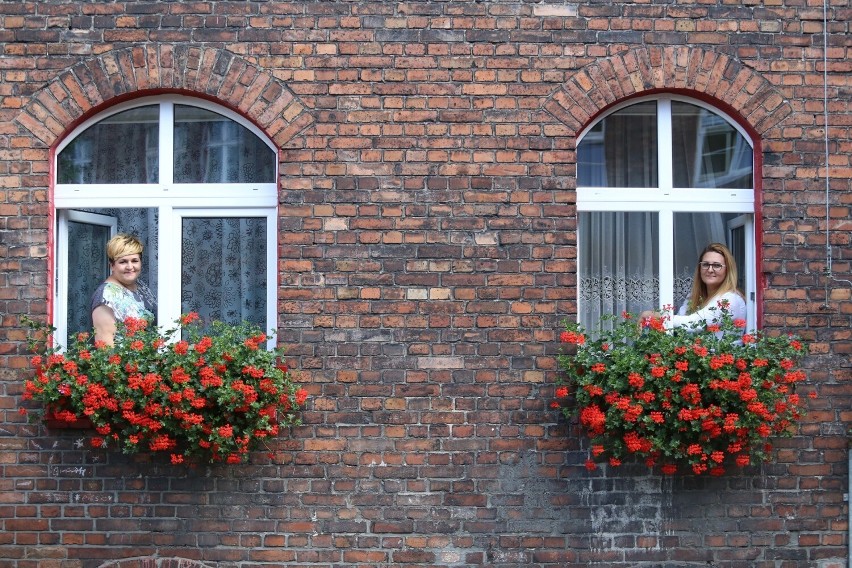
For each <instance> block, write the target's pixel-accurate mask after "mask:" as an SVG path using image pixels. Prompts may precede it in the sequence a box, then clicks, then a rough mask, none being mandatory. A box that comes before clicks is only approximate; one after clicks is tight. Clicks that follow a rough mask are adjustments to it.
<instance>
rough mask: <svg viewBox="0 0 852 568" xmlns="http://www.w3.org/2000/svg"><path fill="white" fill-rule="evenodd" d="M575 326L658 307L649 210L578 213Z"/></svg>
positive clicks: (654, 241) (652, 219)
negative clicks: (604, 317)
mask: <svg viewBox="0 0 852 568" xmlns="http://www.w3.org/2000/svg"><path fill="white" fill-rule="evenodd" d="M579 226H580V235H579V243H580V247H581V248H580V291H579V293H580V322H581V323H582V324H583V325H584V326H586V327H587V328H588V329H595V328H597V327H598V324H599V321H600V318H601V316H603V315H605V314H615V315H619V314H621V313H622V312H625V311H627V312H631V313H637V312H640V311H642V310H645V309H652V308H655V307H657V305H658V304H659V298H660V282H659V278H658V274H659V255H658V253H657V251H658V250H659V246H658V239H657V235H658V228H657V226H658V217H657V214H656V213H648V212H630V213H627V212H600V211H595V212H583V213H580V222H579Z"/></svg>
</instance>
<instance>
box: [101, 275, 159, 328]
mask: <svg viewBox="0 0 852 568" xmlns="http://www.w3.org/2000/svg"><path fill="white" fill-rule="evenodd" d="M98 306H106V307H108V308H109V309H111V310H112V313H113V314H114V315H115V319H116V321H124V319H125V318H127V317H134V318H145V319H148V320H153V319H154V317H155V314H156V313H157V301H156V300H155V299H154V294H152V293H151V290H150V289H149V288H148V286H146V285H145V284H144V283H143V282H138V281H137V282H136V291H135V292H133V291H131V290H128V289H127V288H125V287H124V286H122V285H121V284H115V283H114V282H104V283H103V284H101V285H100V286H98V289H97V290H95V293H94V294H93V295H92V311H94V310H95V308H97V307H98Z"/></svg>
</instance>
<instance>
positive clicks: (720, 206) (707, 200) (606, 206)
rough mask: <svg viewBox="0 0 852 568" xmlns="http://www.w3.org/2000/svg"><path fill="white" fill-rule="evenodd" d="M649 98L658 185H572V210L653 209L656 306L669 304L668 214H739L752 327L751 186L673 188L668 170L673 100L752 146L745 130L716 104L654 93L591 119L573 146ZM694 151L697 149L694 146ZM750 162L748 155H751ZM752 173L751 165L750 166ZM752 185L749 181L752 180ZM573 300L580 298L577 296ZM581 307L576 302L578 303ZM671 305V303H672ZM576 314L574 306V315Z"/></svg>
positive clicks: (671, 224)
mask: <svg viewBox="0 0 852 568" xmlns="http://www.w3.org/2000/svg"><path fill="white" fill-rule="evenodd" d="M647 101H655V102H656V103H657V164H658V168H659V170H658V176H657V177H658V180H657V181H658V186H657V187H652V188H644V187H632V188H628V187H583V186H578V187H577V211H578V212H585V211H624V212H631V211H643V212H652V213H657V214H658V216H659V250H658V254H659V266H660V267H661V270H660V275H659V282H660V305H659V306H658V307H659V308H660V309H662V308H663V307H664V306H670V305H673V303H674V274H673V273H672V271H671V270H670V269H666V270H663V269H662V267H671V266H673V265H674V240H673V239H674V214H675V213H678V212H687V213H740V214H742V215H741V216H740V217H743V216H745V217H746V218H747V222H746V221H743V226H744V227H745V232H746V235H745V240H746V258H747V259H748V261H747V264H748V265H747V266H745V267H741V270H745V275H746V278H745V282H746V285H747V287H748V289H747V290H744V291H743V292H744V293H745V296H746V306H747V314H748V325H749V327H755V326H756V322H757V318H756V302H755V296H756V270H757V266H756V260H755V258H756V254H755V248H754V247H755V234H754V215H755V190H754V189H753V188H752V189H724V188H679V187H674V185H673V183H674V182H673V180H674V173H673V172H674V168H673V164H672V139H671V134H672V126H671V108H672V102H673V101H679V102H684V103H689V104H691V105H694V106H698V107H702V108H705V109H707V110H709V111H711V112H713V113H715V114H717V115H719V116H721V117H722V118H724V119H725V120H726V121H727V122H728V123H729V124H730V125H731V126H733V127H734V128H735V129H736V130H737V131H738V132H739V133H740V134H741V135H742V136H743V137H744V138H745V140H746V141H747V143H748V144H749V145H750V146H751V147H752V151H753V150H754V141H753V140H752V139H751V137H750V136H749V135H748V133H747V132H746V131H745V130H744V129H743V128H742V127H741V126H740V125H739V124H738V123H737V122H736V121H735V120H733V119H731V117H730V116H728V115H727V114H725V113H724V112H722V111H721V110H719V109H718V108H716V107H714V106H712V105H709V104H707V103H704V102H702V101H699V100H696V99H692V98H689V97H683V96H678V95H657V96H650V97H640V98H635V99H630V100H628V101H625V102H623V103H620V104H618V105H616V106H614V107H613V108H612V109H610V110H609V111H608V112H607V113H606V114H604V115H601V116H600V117H598V118H597V119H596V120H595V121H593V122H591V123H590V124H589V125H587V126H586V128H584V129H583V131H582V132H581V133H580V135H579V136H578V137H577V147H579V145H580V143H581V142H582V140H583V138H584V136H585V135H586V134H587V133H588V132H589V131H590V130H591V129H592V128H593V127H594V126H596V125H597V124H598V122H600V121H602V120H604V119H605V118H606V117H607V116H609V115H611V114H613V113H615V112H617V111H619V110H621V109H623V108H626V107H628V106H632V105H635V104H638V103H642V102H647ZM699 151H700V149H699ZM752 159H753V160H754V157H753V158H752ZM752 171H753V172H756V171H757V169H756V168H753V169H752ZM752 185H754V184H752ZM580 240H581V237H580V236H579V235H578V242H577V256H578V266H580V265H581V264H582V263H581V260H582V258H581V257H582V250H583V247H582V243H581V242H580ZM577 301H578V302H582V300H581V299H580V298H579V295H578V300H577ZM580 307H582V306H580ZM675 309H677V306H675ZM579 313H582V310H581V309H578V314H579Z"/></svg>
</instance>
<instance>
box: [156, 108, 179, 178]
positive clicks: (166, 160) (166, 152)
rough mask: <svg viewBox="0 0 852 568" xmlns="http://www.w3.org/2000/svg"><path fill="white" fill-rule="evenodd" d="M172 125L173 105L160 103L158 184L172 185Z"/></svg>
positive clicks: (173, 130)
mask: <svg viewBox="0 0 852 568" xmlns="http://www.w3.org/2000/svg"><path fill="white" fill-rule="evenodd" d="M174 123H175V105H174V103H173V102H171V101H163V102H162V103H160V159H159V166H160V184H161V185H166V186H170V185H172V184H173V183H174V163H175V160H174V132H175V129H174Z"/></svg>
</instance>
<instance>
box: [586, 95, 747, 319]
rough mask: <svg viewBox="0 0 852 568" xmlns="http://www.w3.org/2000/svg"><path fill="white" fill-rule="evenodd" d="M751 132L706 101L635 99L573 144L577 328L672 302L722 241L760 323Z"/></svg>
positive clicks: (685, 291) (684, 293)
mask: <svg viewBox="0 0 852 568" xmlns="http://www.w3.org/2000/svg"><path fill="white" fill-rule="evenodd" d="M752 148H753V146H752V143H751V141H750V140H749V138H748V136H747V135H746V133H745V132H744V131H743V130H742V129H741V128H740V127H739V126H738V125H737V124H736V123H735V122H734V121H733V120H731V119H729V118H728V117H726V116H725V115H724V114H722V113H721V112H720V111H719V110H717V109H714V108H712V107H710V106H708V105H706V104H704V103H702V102H699V101H696V100H692V99H687V98H683V97H677V96H662V97H654V98H647V99H639V100H631V101H628V102H627V103H624V104H622V105H620V106H617V107H615V108H614V109H613V110H612V111H611V112H609V113H607V114H606V115H604V116H602V117H600V118H598V119H597V120H596V121H594V122H593V123H592V124H590V125H589V126H588V127H587V128H586V129H585V131H584V132H583V133H581V136H580V141H579V143H578V145H577V186H578V187H577V211H578V238H577V244H578V264H579V314H580V321H581V322H582V323H583V324H585V325H587V326H590V327H592V328H594V327H596V326H597V324H598V321H599V320H600V317H601V316H602V315H605V314H615V315H618V314H620V313H622V312H623V311H627V312H631V313H637V312H640V311H642V310H645V309H657V308H660V307H662V306H666V305H671V306H674V307H675V309H677V307H678V306H680V305H681V304H682V303H683V302H684V301H685V299H686V298H687V296H688V294H689V290H690V287H691V285H692V276H693V273H694V270H695V263H696V261H697V258H698V254H699V252H700V251H701V250H702V249H703V248H704V246H706V245H707V244H708V243H710V242H721V243H726V244H727V245H728V247H729V248H730V249H731V251H732V252H733V253H734V256H735V258H736V260H737V266H738V269H739V270H738V272H739V283H738V284H739V287H740V290H741V291H742V292H743V293H744V294H745V296H746V301H747V305H748V318H749V324H750V325H752V326H753V325H754V324H755V308H754V306H755V301H754V300H755V297H754V294H755V258H754V222H753V221H754V203H755V201H754V157H753V150H752Z"/></svg>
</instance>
